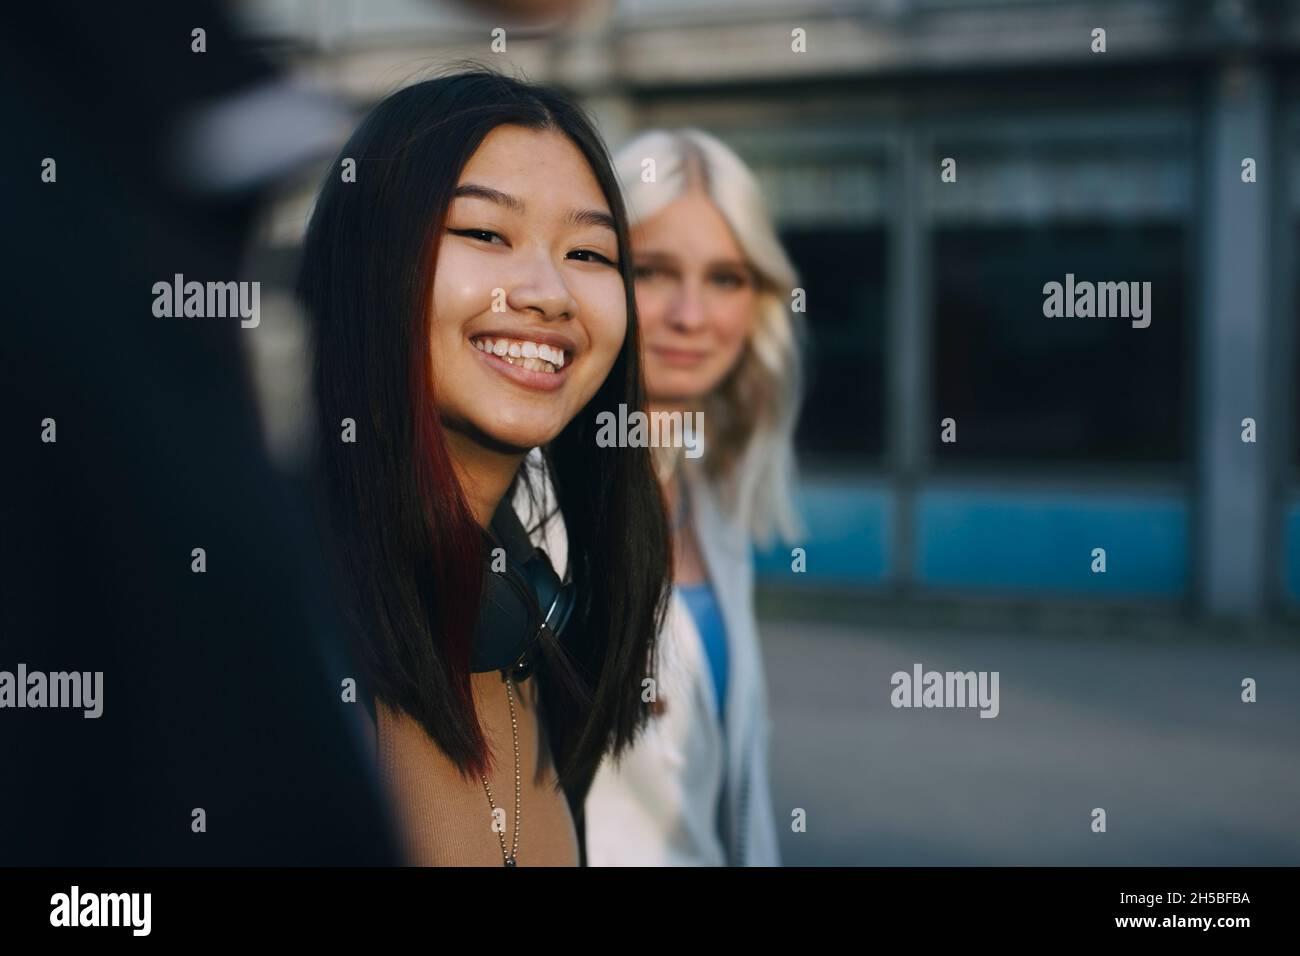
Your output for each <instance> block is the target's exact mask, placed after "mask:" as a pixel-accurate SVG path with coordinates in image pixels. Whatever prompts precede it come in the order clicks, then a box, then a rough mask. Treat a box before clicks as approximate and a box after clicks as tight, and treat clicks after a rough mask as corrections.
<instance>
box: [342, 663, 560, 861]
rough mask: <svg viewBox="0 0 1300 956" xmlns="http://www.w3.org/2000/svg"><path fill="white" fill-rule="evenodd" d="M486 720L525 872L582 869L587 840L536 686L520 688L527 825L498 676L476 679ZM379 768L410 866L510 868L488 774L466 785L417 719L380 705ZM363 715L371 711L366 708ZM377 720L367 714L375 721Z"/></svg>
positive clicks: (508, 843) (498, 792)
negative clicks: (582, 843) (576, 820)
mask: <svg viewBox="0 0 1300 956" xmlns="http://www.w3.org/2000/svg"><path fill="white" fill-rule="evenodd" d="M471 684H472V686H473V691H474V702H475V706H476V707H477V710H478V715H479V721H480V722H481V724H482V727H483V733H484V736H485V738H486V739H487V743H488V747H489V748H490V750H491V753H492V772H491V773H490V774H489V775H488V783H489V784H490V785H491V788H492V802H493V803H495V804H496V806H497V807H498V808H499V809H500V810H502V811H504V813H502V814H497V815H496V821H497V823H496V825H497V827H498V829H500V828H501V827H504V831H503V832H502V833H501V834H500V835H501V836H504V837H505V848H506V851H507V852H509V851H510V849H511V847H512V845H513V843H514V839H515V832H516V827H518V833H519V843H518V849H517V850H516V851H515V853H516V860H517V865H518V866H577V865H578V837H577V832H576V830H575V828H574V824H573V816H572V814H571V813H570V812H569V804H568V801H567V800H566V799H565V796H564V793H563V791H562V790H560V789H559V788H558V787H557V786H556V776H555V768H554V764H553V763H552V760H551V750H550V746H549V745H548V743H547V741H546V732H545V727H544V726H543V724H542V722H541V720H540V719H539V714H538V702H537V687H536V681H533V680H525V681H524V682H523V683H518V684H515V685H514V689H515V693H514V705H515V716H516V720H517V724H518V734H519V772H520V776H519V780H520V806H519V819H518V820H516V819H515V758H514V744H513V741H512V737H511V730H510V706H509V702H508V701H507V698H506V685H505V682H504V681H503V680H502V678H501V674H500V672H498V671H491V672H488V673H482V674H474V675H472V676H471ZM375 710H376V716H377V719H378V727H377V728H374V729H375V730H376V733H375V734H374V735H373V736H372V739H373V740H374V741H375V743H376V753H375V756H376V766H377V769H378V773H379V779H380V782H381V785H382V786H383V787H384V788H385V790H386V791H387V793H388V796H389V799H390V804H391V806H392V809H393V814H394V818H395V821H396V823H397V829H398V837H399V840H400V842H401V844H402V848H403V850H404V853H405V856H406V861H407V863H408V864H410V865H414V866H503V865H504V862H503V858H502V854H501V840H500V836H499V835H498V832H497V830H494V829H493V826H494V815H493V812H492V807H491V806H490V805H489V803H488V797H487V791H486V790H485V789H484V787H483V780H482V778H478V777H475V778H473V779H466V778H465V777H464V776H462V775H461V773H460V772H459V771H458V770H457V769H456V767H455V765H454V764H452V763H451V761H450V760H448V759H447V757H446V755H444V754H443V752H442V750H441V749H440V748H439V747H438V745H437V744H436V743H434V741H433V739H432V738H430V737H429V735H428V734H427V733H425V730H424V728H423V727H421V726H420V725H419V724H418V723H417V722H416V721H415V720H414V719H413V718H412V717H411V716H410V715H409V714H407V713H405V712H404V711H398V710H394V709H392V708H390V707H389V706H387V705H386V704H385V703H384V702H383V701H376V708H375ZM363 713H364V710H363ZM368 722H369V720H368V715H367V723H368Z"/></svg>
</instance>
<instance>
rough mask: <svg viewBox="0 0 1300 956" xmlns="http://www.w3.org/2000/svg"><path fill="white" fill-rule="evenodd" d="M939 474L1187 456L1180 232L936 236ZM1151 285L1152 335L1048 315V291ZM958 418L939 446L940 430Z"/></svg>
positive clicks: (1139, 226) (1190, 407)
mask: <svg viewBox="0 0 1300 956" xmlns="http://www.w3.org/2000/svg"><path fill="white" fill-rule="evenodd" d="M931 241H932V250H933V276H932V279H933V290H934V291H933V307H934V343H933V350H932V357H933V368H932V379H931V382H932V389H933V395H934V404H933V411H934V418H935V422H934V426H935V427H934V430H933V432H932V438H931V449H932V452H933V454H934V460H935V462H936V464H939V465H943V464H944V463H953V462H973V461H985V460H998V461H999V462H1003V461H1023V462H1061V463H1067V462H1084V463H1089V464H1091V463H1097V462H1104V463H1111V464H1130V463H1132V464H1152V463H1161V464H1163V463H1180V462H1185V461H1187V460H1188V459H1189V457H1190V453H1191V435H1192V434H1193V426H1194V418H1195V406H1194V403H1193V402H1192V401H1191V392H1190V372H1191V353H1190V343H1191V341H1192V332H1193V321H1192V317H1191V315H1190V314H1189V311H1188V308H1187V305H1188V304H1187V301H1186V286H1187V281H1188V275H1187V274H1186V265H1185V263H1186V259H1187V256H1186V236H1185V233H1184V229H1183V227H1182V225H1181V224H1180V223H1179V222H1176V221H1175V222H1160V221H1158V220H1157V221H1152V220H1151V219H1142V220H1136V221H1095V222H1091V223H1089V222H1079V221H1070V222H1067V223H1062V222H1059V221H1055V222H1054V221H1050V220H1049V221H1047V222H1041V223H1038V224H1030V223H1014V224H976V225H969V224H966V225H953V226H948V227H944V228H940V229H937V230H936V231H935V232H933V234H932V236H931ZM1068 273H1072V274H1073V275H1074V281H1075V282H1076V284H1077V283H1081V282H1084V281H1087V282H1093V283H1098V282H1129V281H1134V280H1137V281H1149V282H1150V283H1151V286H1150V289H1151V296H1150V298H1151V304H1150V309H1151V312H1150V316H1151V324H1150V326H1149V327H1147V328H1133V327H1132V325H1131V321H1130V319H1128V318H1124V317H1109V318H1098V317H1092V318H1082V317H1064V316H1062V317H1052V318H1049V317H1046V316H1044V314H1043V307H1044V298H1045V296H1044V293H1043V286H1044V284H1045V283H1048V282H1053V281H1055V282H1060V283H1062V284H1064V283H1065V282H1066V276H1067V274H1068ZM949 417H950V418H954V419H956V421H957V441H956V442H955V443H944V442H942V441H941V434H940V429H939V421H940V420H941V419H943V418H949Z"/></svg>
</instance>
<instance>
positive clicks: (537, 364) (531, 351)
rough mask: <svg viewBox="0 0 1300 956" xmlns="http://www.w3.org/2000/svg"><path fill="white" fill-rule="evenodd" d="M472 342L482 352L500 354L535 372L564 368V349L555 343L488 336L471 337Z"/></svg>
mask: <svg viewBox="0 0 1300 956" xmlns="http://www.w3.org/2000/svg"><path fill="white" fill-rule="evenodd" d="M470 343H471V344H472V345H473V346H474V347H475V348H476V349H478V350H479V351H480V352H487V353H488V354H489V355H496V356H499V357H501V358H503V359H505V360H506V361H507V362H509V363H510V364H511V365H518V366H520V367H522V368H526V369H531V370H532V371H535V372H557V371H559V370H560V369H562V368H564V349H561V348H557V347H556V346H553V345H545V344H540V343H537V342H529V341H526V340H522V339H491V338H488V337H486V336H484V337H482V338H477V339H471V340H470Z"/></svg>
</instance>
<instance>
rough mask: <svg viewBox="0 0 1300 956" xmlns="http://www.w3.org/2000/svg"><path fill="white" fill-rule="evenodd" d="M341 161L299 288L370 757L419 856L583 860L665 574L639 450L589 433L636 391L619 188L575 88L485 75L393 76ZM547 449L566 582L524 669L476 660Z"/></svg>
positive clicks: (630, 716) (621, 739)
mask: <svg viewBox="0 0 1300 956" xmlns="http://www.w3.org/2000/svg"><path fill="white" fill-rule="evenodd" d="M344 158H353V159H355V160H356V169H357V176H356V182H355V183H345V182H343V181H341V177H338V176H337V175H335V176H333V177H332V178H331V179H330V180H329V181H328V182H327V183H326V184H325V186H324V188H323V189H322V192H321V195H320V199H319V201H318V203H317V207H316V210H315V212H314V214H313V216H312V221H311V225H310V228H309V230H308V235H307V238H306V242H305V246H304V260H303V269H302V274H301V279H300V291H301V294H302V298H303V300H304V302H305V304H306V306H307V307H308V309H309V311H310V312H311V313H312V315H313V317H314V319H315V324H316V331H317V334H316V394H317V400H318V404H319V411H320V415H321V421H322V439H321V442H320V461H321V466H322V468H321V476H322V479H323V485H324V489H325V491H326V493H327V500H328V512H329V524H330V526H331V530H332V533H333V541H334V542H335V545H336V549H335V550H336V552H337V557H338V561H339V564H340V571H341V575H342V579H343V581H344V582H345V584H346V587H345V589H344V593H345V594H346V595H347V597H348V599H349V604H350V608H351V618H352V620H353V622H354V624H355V630H356V633H357V637H358V638H359V642H360V650H361V654H362V657H363V660H364V663H365V674H364V677H365V678H366V679H367V683H368V684H369V689H370V692H371V693H373V698H374V705H375V706H374V709H373V717H374V721H375V723H374V730H375V734H376V742H377V759H378V764H379V770H380V776H381V779H382V780H383V781H384V783H385V785H386V787H387V789H388V792H389V793H390V795H391V796H392V799H393V807H394V811H395V815H396V820H397V823H398V825H399V831H400V832H401V834H402V835H403V838H404V842H405V845H406V849H407V853H408V858H409V859H410V861H411V862H413V863H432V864H452V865H464V864H468V865H479V864H482V865H498V866H499V865H502V864H503V863H504V864H505V865H507V866H514V865H516V864H517V865H521V866H524V865H557V864H558V865H563V864H574V863H577V862H579V861H580V859H581V856H582V846H581V836H582V833H583V828H582V803H583V799H584V797H585V794H586V791H587V789H588V787H589V786H590V783H591V780H592V777H593V775H594V773H595V770H596V767H597V765H598V764H599V762H600V760H601V758H602V757H603V756H604V755H606V754H607V753H611V752H613V751H616V750H618V749H620V748H622V747H624V746H626V745H627V744H628V743H629V742H630V741H631V739H632V737H633V735H634V733H635V731H636V730H637V728H638V727H639V726H640V724H641V722H642V720H643V717H644V713H645V711H644V705H643V704H642V702H641V698H640V689H641V681H642V680H643V679H644V677H645V676H646V674H647V673H648V665H647V661H649V660H651V659H652V653H651V652H652V647H653V640H654V635H655V633H656V630H657V626H658V619H659V615H661V614H662V613H663V608H664V603H663V602H664V599H665V595H666V592H665V590H664V587H665V580H666V575H667V562H668V534H667V528H666V521H665V517H664V514H663V508H662V501H661V498H660V496H659V492H658V489H657V487H656V484H655V478H654V473H653V468H652V464H651V460H650V457H649V452H648V451H647V450H645V449H632V450H629V449H604V448H601V447H599V446H598V445H597V444H596V442H595V441H594V440H593V437H592V436H593V435H594V430H595V425H594V416H595V414H596V412H597V411H598V410H599V409H601V408H609V407H612V406H616V405H617V404H618V403H619V402H626V403H628V404H629V405H630V406H631V407H635V408H642V407H644V399H643V395H642V394H641V386H640V369H639V359H638V333H637V324H636V311H635V302H634V300H633V298H632V295H633V289H632V279H631V272H630V268H631V266H630V259H629V256H628V249H627V227H626V221H625V214H624V210H623V206H622V202H621V199H620V196H619V191H618V186H617V184H616V182H615V180H614V178H613V174H612V172H611V169H610V165H609V161H608V158H607V155H606V153H605V151H604V147H603V146H602V145H601V143H600V140H599V138H598V136H597V134H596V133H595V131H594V130H593V129H592V127H591V125H590V123H589V122H588V121H587V119H586V118H585V117H584V116H583V115H582V114H581V113H580V111H579V110H578V109H576V108H575V107H574V106H573V105H572V104H571V103H570V102H569V101H568V100H566V99H565V98H564V97H562V96H560V95H558V94H557V93H555V92H553V91H550V90H547V89H545V88H541V87H535V86H530V85H527V84H523V83H520V82H517V81H514V80H510V79H507V78H505V77H502V76H498V75H496V74H493V73H489V72H478V71H475V72H470V73H465V74H461V75H456V76H451V77H447V78H443V79H438V80H432V81H428V82H425V83H420V84H417V85H415V86H411V87H408V88H406V89H403V90H401V91H399V92H398V93H395V94H393V95H392V96H390V97H388V98H387V99H386V100H384V101H383V102H381V103H380V104H379V105H378V106H376V107H375V109H374V110H373V111H372V112H371V113H370V115H369V116H368V117H367V118H366V119H365V120H364V121H363V123H362V124H361V126H360V128H359V129H358V130H357V132H356V133H355V134H354V135H353V137H352V138H351V140H350V141H349V142H348V143H347V145H346V146H345V147H344V148H343V151H342V153H341V154H340V157H339V161H338V162H336V163H335V165H334V167H333V169H334V170H338V169H339V168H340V163H341V162H342V160H343V159H344ZM347 418H350V419H353V420H354V421H355V423H356V428H355V431H356V441H355V442H342V441H340V440H339V434H340V431H339V430H340V427H341V426H340V423H341V422H342V421H343V419H347ZM537 447H540V448H542V450H543V451H542V454H541V455H540V456H539V457H538V458H537V460H538V462H539V463H540V464H541V467H542V468H543V469H545V478H546V481H545V485H546V486H547V487H548V488H552V489H553V494H554V497H555V499H556V505H557V507H558V512H559V514H558V515H556V516H554V517H555V519H556V520H562V521H563V524H564V526H565V527H566V529H567V534H568V541H569V547H568V554H567V557H566V565H567V567H565V568H556V569H555V570H556V571H557V572H561V573H562V574H563V575H564V576H567V577H568V578H571V580H572V589H573V591H574V593H576V600H575V603H574V607H573V612H572V616H571V619H570V621H569V624H568V626H567V628H566V629H565V630H564V633H563V637H562V640H557V639H556V638H555V637H554V636H553V635H552V634H551V633H550V630H549V629H547V628H542V629H541V630H540V632H539V633H540V641H541V647H540V651H539V652H538V653H539V658H538V660H537V661H536V663H535V666H534V669H533V670H532V673H531V675H528V676H521V675H523V672H522V671H516V670H515V669H513V668H512V667H511V666H510V665H509V663H507V664H506V666H500V667H499V666H496V665H495V664H494V665H492V666H490V667H486V668H485V669H479V667H476V666H475V664H474V661H476V660H478V659H479V658H480V657H482V656H483V655H482V653H480V652H481V650H482V649H481V647H479V646H477V642H479V641H480V640H481V635H478V636H476V625H477V624H478V623H480V621H481V619H485V618H490V619H492V620H499V619H501V615H500V614H499V613H496V612H498V611H499V609H498V608H495V607H485V606H484V605H483V604H482V598H483V595H484V585H485V573H486V574H496V573H498V572H500V571H501V568H500V567H499V566H497V564H496V563H495V562H493V563H492V564H491V565H488V564H486V563H485V561H486V560H487V559H489V558H490V557H491V556H492V555H493V549H494V548H495V547H496V546H498V545H499V544H501V543H502V542H501V540H500V539H498V537H497V535H496V534H495V532H496V531H497V530H498V527H499V525H498V522H499V521H500V520H501V516H502V514H504V513H505V512H508V511H509V502H511V501H513V500H515V499H516V497H518V496H519V495H521V494H522V492H523V491H524V490H525V489H523V488H522V485H523V483H525V482H528V481H529V480H530V477H531V478H534V479H535V478H537V477H538V476H536V475H534V474H533V471H532V469H525V468H521V465H522V463H523V462H524V459H525V456H526V455H527V454H528V452H529V450H530V449H533V448H537ZM535 483H536V484H538V486H539V487H540V486H541V485H542V484H543V482H541V481H540V480H539V481H536V482H535ZM503 502H506V506H505V507H502V503H503ZM494 516H496V519H497V520H496V521H494ZM537 517H539V518H544V517H545V516H544V515H538V516H537ZM529 530H530V532H531V533H532V535H533V540H534V541H536V540H538V538H539V536H540V534H541V531H542V528H541V527H533V528H530V529H529ZM504 553H505V551H504V550H503V551H501V552H497V553H496V556H497V557H498V558H499V557H500V555H501V554H504ZM511 560H514V559H513V557H512V559H511ZM489 567H490V568H491V569H490V570H487V569H488V568H489ZM486 581H487V584H488V585H492V584H493V583H494V582H493V581H492V580H491V579H486ZM488 593H489V594H492V593H494V592H492V591H491V588H490V587H489V588H488ZM533 624H534V625H535V624H536V622H533ZM519 636H520V635H507V637H508V638H510V640H514V638H516V637H519ZM524 636H525V637H527V636H529V635H524ZM497 663H498V664H499V663H500V662H497ZM480 666H482V665H480ZM365 699H366V700H367V701H369V699H370V698H369V696H368V695H365Z"/></svg>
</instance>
